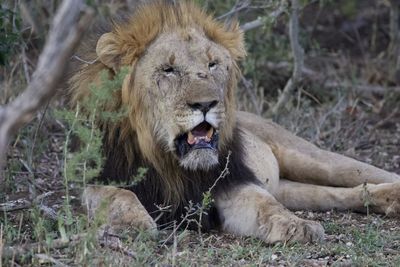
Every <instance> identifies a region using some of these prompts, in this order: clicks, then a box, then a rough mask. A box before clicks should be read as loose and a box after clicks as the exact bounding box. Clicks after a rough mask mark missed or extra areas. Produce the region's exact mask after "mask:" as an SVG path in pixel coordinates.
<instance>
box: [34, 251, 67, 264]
mask: <svg viewBox="0 0 400 267" xmlns="http://www.w3.org/2000/svg"><path fill="white" fill-rule="evenodd" d="M35 258H38V259H39V260H42V261H46V262H50V263H52V264H54V266H58V267H67V266H68V265H66V264H64V263H62V262H61V261H59V260H56V259H55V258H53V257H50V256H49V255H46V254H41V253H39V254H35Z"/></svg>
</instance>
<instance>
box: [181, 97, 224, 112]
mask: <svg viewBox="0 0 400 267" xmlns="http://www.w3.org/2000/svg"><path fill="white" fill-rule="evenodd" d="M187 104H188V106H189V107H191V108H192V109H194V110H200V111H201V112H203V114H204V115H205V114H206V113H207V112H208V111H209V110H210V109H212V108H213V107H215V106H216V105H217V104H218V101H217V100H214V101H208V102H195V103H187Z"/></svg>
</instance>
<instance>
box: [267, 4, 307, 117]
mask: <svg viewBox="0 0 400 267" xmlns="http://www.w3.org/2000/svg"><path fill="white" fill-rule="evenodd" d="M299 9H300V5H299V1H298V0H291V7H290V21H289V38H290V46H291V50H292V53H293V61H294V68H293V74H292V77H291V78H290V79H289V80H288V82H287V83H286V85H285V88H284V89H283V91H282V94H281V95H280V96H279V98H278V101H277V103H276V104H275V106H274V107H272V109H271V112H270V113H271V114H272V115H277V114H278V112H279V111H280V110H281V109H282V108H283V107H284V106H285V105H286V104H287V102H288V101H289V99H290V97H291V96H292V94H293V91H294V89H295V88H296V87H297V86H298V84H299V83H300V82H301V80H302V72H303V65H304V51H303V48H302V47H301V45H300V43H299Z"/></svg>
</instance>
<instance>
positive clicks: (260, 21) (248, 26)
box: [240, 4, 286, 32]
mask: <svg viewBox="0 0 400 267" xmlns="http://www.w3.org/2000/svg"><path fill="white" fill-rule="evenodd" d="M285 10H286V6H285V5H284V4H281V5H279V7H278V9H276V10H274V11H272V12H270V13H269V14H268V20H269V21H275V20H276V19H277V18H278V17H279V16H280V15H281V14H283V13H284V12H285ZM263 25H265V19H264V18H257V19H255V20H253V21H250V22H246V23H244V24H243V25H242V26H240V28H241V29H242V31H244V32H245V31H250V30H253V29H255V28H258V27H261V26H263Z"/></svg>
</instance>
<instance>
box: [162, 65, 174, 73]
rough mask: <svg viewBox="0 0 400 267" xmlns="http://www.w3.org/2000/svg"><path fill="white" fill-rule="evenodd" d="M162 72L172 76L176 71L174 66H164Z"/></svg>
mask: <svg viewBox="0 0 400 267" xmlns="http://www.w3.org/2000/svg"><path fill="white" fill-rule="evenodd" d="M162 70H163V72H165V73H166V74H172V73H174V71H175V69H174V68H173V67H172V66H164V67H163V69H162Z"/></svg>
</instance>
